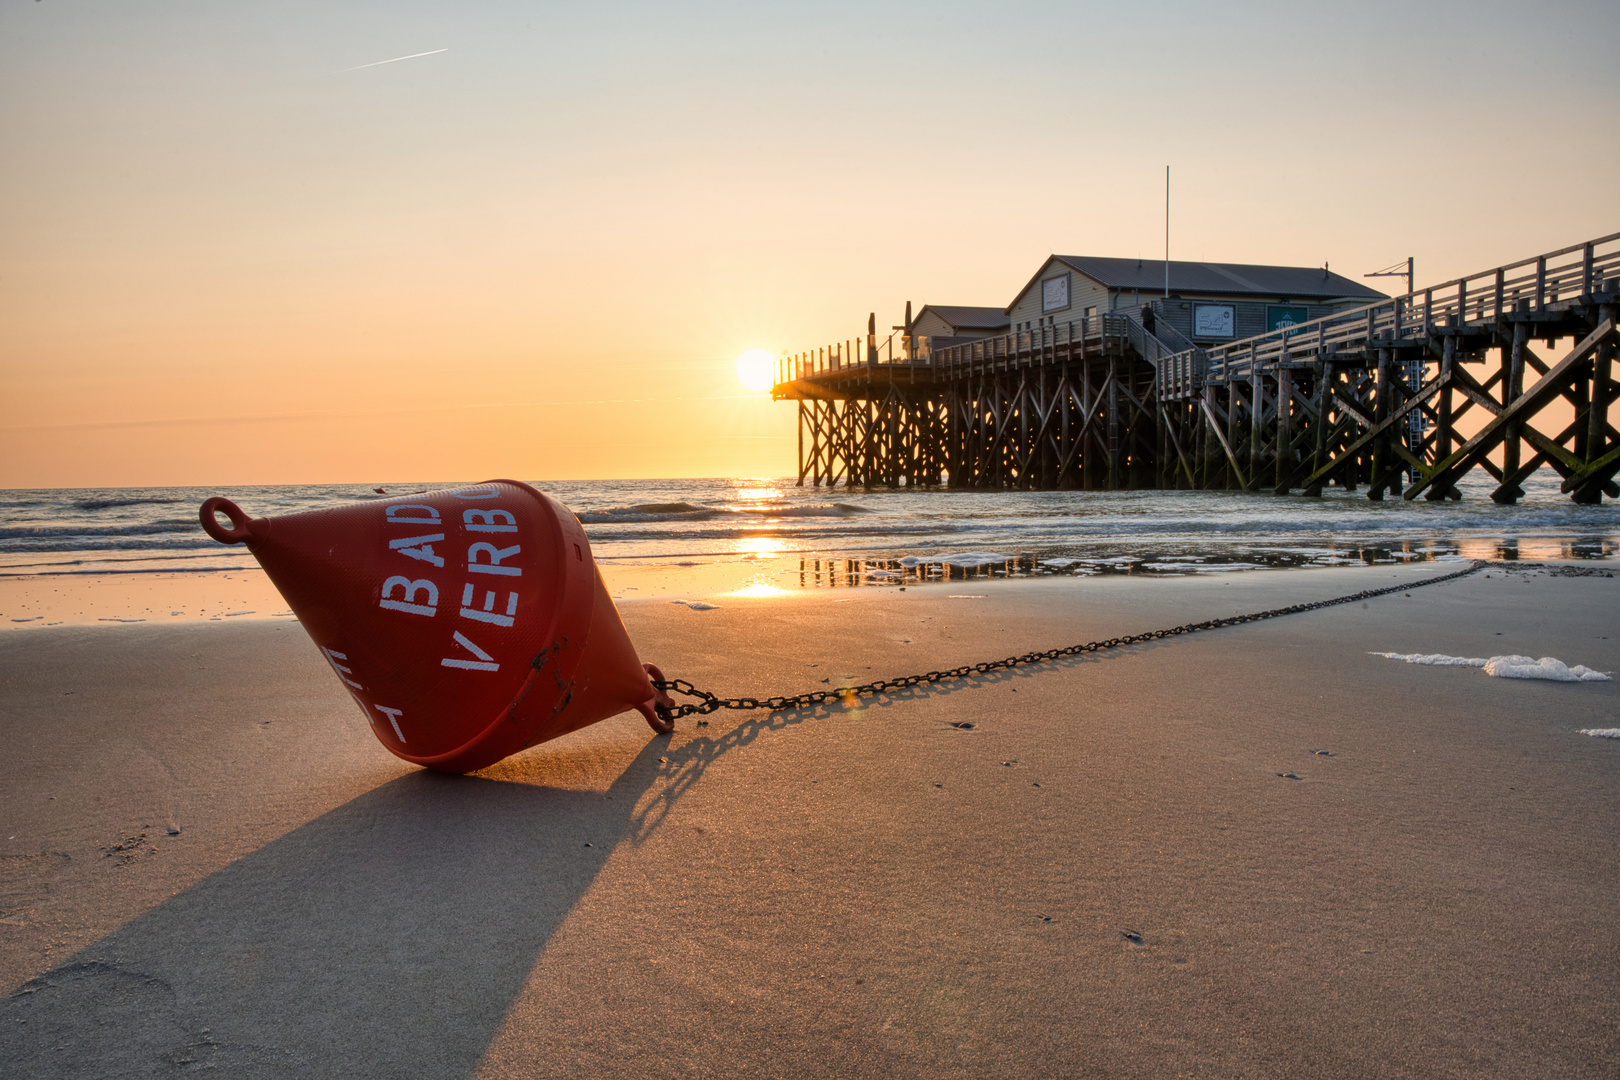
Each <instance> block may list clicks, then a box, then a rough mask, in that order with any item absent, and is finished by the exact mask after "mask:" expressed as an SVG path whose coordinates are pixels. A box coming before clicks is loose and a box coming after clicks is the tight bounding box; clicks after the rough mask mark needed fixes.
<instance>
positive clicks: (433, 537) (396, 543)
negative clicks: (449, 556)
mask: <svg viewBox="0 0 1620 1080" xmlns="http://www.w3.org/2000/svg"><path fill="white" fill-rule="evenodd" d="M443 539H444V533H429V534H428V535H426V536H401V537H399V538H398V539H397V540H390V541H388V546H389V547H390V548H392V549H393V550H394V551H397V552H399V553H400V554H401V555H409V556H410V557H411V558H413V559H421V560H422V561H423V562H430V563H432V564H433V565H434V566H443V565H444V559H443V558H441V557H440V556H438V555H435V554H434V553H433V545H434V544H436V543H438V542H439V541H440V540H443Z"/></svg>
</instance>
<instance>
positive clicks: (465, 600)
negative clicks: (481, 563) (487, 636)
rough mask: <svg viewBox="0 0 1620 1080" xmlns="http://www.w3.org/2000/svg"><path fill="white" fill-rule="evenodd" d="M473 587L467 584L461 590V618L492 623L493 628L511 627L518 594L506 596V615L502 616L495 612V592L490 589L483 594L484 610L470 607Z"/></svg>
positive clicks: (470, 583) (469, 583) (515, 611)
mask: <svg viewBox="0 0 1620 1080" xmlns="http://www.w3.org/2000/svg"><path fill="white" fill-rule="evenodd" d="M472 602H473V585H472V582H470V581H469V582H468V583H467V584H466V586H465V587H464V588H463V589H462V590H461V617H462V618H464V619H477V620H478V621H479V622H487V623H492V624H494V625H495V626H511V625H512V617H513V616H514V615H516V614H517V606H518V594H517V593H515V592H511V593H507V594H506V614H505V615H502V614H500V613H499V612H497V611H496V610H495V590H494V589H490V590H488V591H486V592H485V593H484V608H483V610H482V611H480V610H479V609H477V608H475V607H473V606H472Z"/></svg>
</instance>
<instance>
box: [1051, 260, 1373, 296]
mask: <svg viewBox="0 0 1620 1080" xmlns="http://www.w3.org/2000/svg"><path fill="white" fill-rule="evenodd" d="M1052 258H1054V259H1058V260H1059V261H1061V262H1064V263H1067V264H1068V265H1069V266H1071V267H1073V268H1074V269H1076V270H1078V271H1080V272H1081V273H1082V274H1084V275H1086V276H1087V277H1089V278H1092V279H1094V280H1096V281H1098V282H1100V283H1102V284H1103V285H1104V286H1106V287H1107V288H1110V289H1139V290H1141V291H1142V292H1144V293H1154V292H1163V291H1164V260H1163V259H1105V258H1101V257H1099V256H1095V255H1054V256H1052ZM1048 261H1050V260H1048ZM1037 276H1039V275H1037ZM1031 284H1033V282H1031ZM1026 288H1027V286H1026ZM1170 291H1171V292H1173V293H1226V294H1228V295H1244V294H1258V295H1262V296H1287V297H1299V298H1301V299H1304V298H1306V297H1311V298H1323V299H1325V298H1327V297H1343V298H1345V299H1353V300H1366V301H1367V302H1368V303H1372V302H1373V301H1376V300H1382V299H1385V296H1384V294H1383V293H1381V292H1379V291H1378V290H1376V289H1370V288H1368V287H1367V286H1365V285H1363V284H1361V283H1360V282H1359V281H1351V280H1350V279H1349V278H1347V277H1344V276H1342V275H1340V274H1334V273H1331V272H1329V271H1328V270H1326V269H1324V268H1323V267H1320V266H1253V265H1249V264H1247V263H1209V262H1178V261H1176V260H1174V259H1172V260H1171V261H1170ZM1020 295H1022V294H1020Z"/></svg>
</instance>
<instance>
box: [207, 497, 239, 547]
mask: <svg viewBox="0 0 1620 1080" xmlns="http://www.w3.org/2000/svg"><path fill="white" fill-rule="evenodd" d="M220 514H224V515H225V516H226V517H228V518H230V519H231V527H230V528H229V529H227V528H225V527H224V526H223V525H221V524H220V523H219V515H220ZM202 527H203V531H204V532H206V533H207V534H208V535H209V536H212V537H213V538H214V539H215V540H218V541H219V542H220V543H222V544H240V543H243V542H244V541H246V540H247V538H248V537H249V536H250V535H251V534H250V533H249V532H248V516H247V515H246V514H245V513H243V512H242V508H241V507H240V506H237V505H236V504H235V503H233V502H231V500H229V499H224V498H221V497H220V496H218V495H215V496H214V497H213V498H212V499H209V500H208V501H206V502H204V503H203V504H202Z"/></svg>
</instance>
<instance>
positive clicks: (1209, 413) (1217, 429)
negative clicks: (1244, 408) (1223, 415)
mask: <svg viewBox="0 0 1620 1080" xmlns="http://www.w3.org/2000/svg"><path fill="white" fill-rule="evenodd" d="M1198 404H1199V405H1201V406H1203V409H1204V416H1205V417H1207V418H1208V420H1209V429H1210V430H1211V431H1213V432H1214V433H1215V438H1216V439H1217V440H1218V441H1219V442H1220V444H1221V449H1222V450H1225V451H1226V460H1227V461H1230V462H1231V463H1232V474H1233V475H1234V476H1236V477H1237V482H1238V486H1239V487H1242V488H1246V487H1248V486H1249V485H1248V482H1247V481H1246V480H1245V479H1244V478H1243V470H1242V469H1240V468H1239V467H1238V463H1237V456H1236V455H1235V454H1233V453H1232V447H1231V446H1230V445H1228V444H1227V441H1226V436H1225V435H1223V434H1221V425H1220V423H1219V422H1218V421H1216V419H1215V412H1214V410H1213V409H1211V408H1210V407H1209V402H1208V401H1200V402H1199V403H1198Z"/></svg>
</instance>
